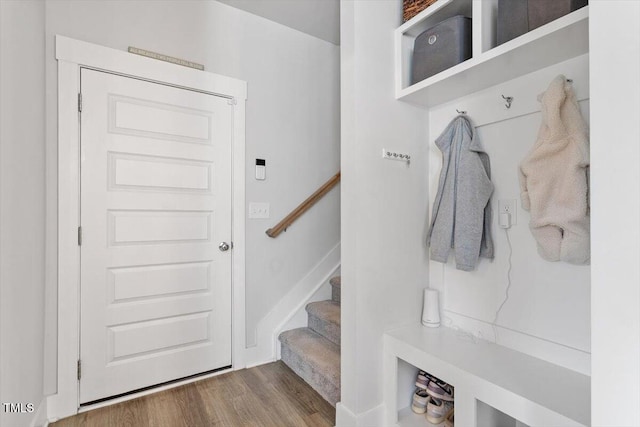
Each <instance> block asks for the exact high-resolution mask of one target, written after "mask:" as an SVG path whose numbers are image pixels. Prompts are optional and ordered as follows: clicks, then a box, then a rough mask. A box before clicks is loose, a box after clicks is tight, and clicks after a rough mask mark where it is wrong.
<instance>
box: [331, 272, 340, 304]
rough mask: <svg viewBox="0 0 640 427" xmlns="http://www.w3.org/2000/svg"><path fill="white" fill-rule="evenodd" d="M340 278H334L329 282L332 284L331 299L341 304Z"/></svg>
mask: <svg viewBox="0 0 640 427" xmlns="http://www.w3.org/2000/svg"><path fill="white" fill-rule="evenodd" d="M340 277H341V276H336V277H332V278H331V280H329V283H330V284H331V299H332V300H334V301H335V302H337V303H338V304H340V281H341V280H340Z"/></svg>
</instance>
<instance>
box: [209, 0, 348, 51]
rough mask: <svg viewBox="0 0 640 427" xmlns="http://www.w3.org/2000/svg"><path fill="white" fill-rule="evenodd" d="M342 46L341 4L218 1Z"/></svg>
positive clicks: (310, 0) (335, 0)
mask: <svg viewBox="0 0 640 427" xmlns="http://www.w3.org/2000/svg"><path fill="white" fill-rule="evenodd" d="M218 1H220V2H222V3H225V4H228V5H229V6H233V7H236V8H238V9H242V10H245V11H247V12H249V13H253V14H254V15H259V16H262V17H263V18H266V19H269V20H271V21H274V22H278V23H279V24H282V25H285V26H287V27H290V28H293V29H295V30H298V31H302V32H303V33H307V34H310V35H312V36H314V37H318V38H320V39H322V40H326V41H328V42H330V43H333V44H335V45H340V0H218Z"/></svg>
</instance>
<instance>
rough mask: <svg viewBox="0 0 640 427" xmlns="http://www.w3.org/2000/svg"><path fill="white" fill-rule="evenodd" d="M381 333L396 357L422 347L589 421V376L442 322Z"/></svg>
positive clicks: (480, 376)
mask: <svg viewBox="0 0 640 427" xmlns="http://www.w3.org/2000/svg"><path fill="white" fill-rule="evenodd" d="M385 335H386V336H385V348H388V349H389V348H390V349H392V350H391V351H392V352H393V353H395V354H396V355H397V356H398V357H400V358H403V355H407V356H408V357H409V358H410V355H411V354H413V355H415V354H417V353H416V351H417V352H421V353H424V354H426V355H428V356H430V357H431V358H436V359H439V360H440V361H442V363H443V364H444V365H442V366H445V365H451V366H453V367H455V368H457V369H459V370H462V371H464V372H466V373H468V374H470V375H472V376H474V377H476V378H475V379H474V380H476V379H481V380H484V381H487V382H489V383H491V384H494V385H496V386H498V387H500V388H502V389H505V390H507V391H509V392H512V393H514V394H516V395H518V396H521V397H523V398H525V399H526V400H529V401H531V402H535V403H537V404H538V405H540V406H542V407H545V408H548V409H550V410H552V411H554V412H556V413H558V414H561V415H563V416H565V417H567V418H569V419H571V420H574V421H577V422H578V423H580V424H583V425H585V426H588V425H590V424H591V422H590V421H591V405H590V402H591V379H590V377H589V376H587V375H584V374H581V373H578V372H575V371H572V370H569V369H567V368H564V367H561V366H558V365H554V364H552V363H549V362H546V361H544V360H541V359H538V358H535V357H532V356H529V355H527V354H524V353H520V352H518V351H515V350H511V349H509V348H506V347H503V346H500V345H497V344H494V343H491V342H488V341H485V340H481V339H477V340H475V341H474V340H472V339H471V338H470V337H468V336H463V335H462V334H461V333H459V332H457V331H455V330H453V329H450V328H446V327H439V328H427V327H424V326H422V325H420V324H416V325H411V326H406V327H402V328H399V329H395V330H392V331H390V332H387V333H386V334H385ZM405 360H406V359H405ZM407 362H410V363H411V361H410V360H407ZM420 368H421V369H425V370H428V367H426V366H421V367H420ZM432 374H433V375H436V376H438V374H437V373H436V372H432ZM445 380H446V379H445ZM452 385H453V386H454V387H455V386H456V384H452Z"/></svg>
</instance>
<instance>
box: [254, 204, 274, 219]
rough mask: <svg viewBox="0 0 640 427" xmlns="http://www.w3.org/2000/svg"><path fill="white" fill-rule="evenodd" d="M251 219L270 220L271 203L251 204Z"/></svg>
mask: <svg viewBox="0 0 640 427" xmlns="http://www.w3.org/2000/svg"><path fill="white" fill-rule="evenodd" d="M249 218H251V219H263V218H269V203H256V202H251V203H249Z"/></svg>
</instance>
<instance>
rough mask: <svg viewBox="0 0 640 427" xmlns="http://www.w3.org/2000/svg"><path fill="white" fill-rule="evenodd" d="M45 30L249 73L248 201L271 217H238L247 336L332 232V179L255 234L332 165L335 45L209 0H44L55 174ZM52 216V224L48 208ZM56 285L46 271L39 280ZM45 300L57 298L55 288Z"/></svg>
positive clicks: (51, 114)
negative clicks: (259, 162) (295, 212)
mask: <svg viewBox="0 0 640 427" xmlns="http://www.w3.org/2000/svg"><path fill="white" fill-rule="evenodd" d="M55 34H62V35H65V36H68V37H72V38H76V39H79V40H83V41H88V42H92V43H96V44H100V45H103V46H108V47H112V48H116V49H121V50H126V49H127V47H128V46H136V47H139V48H143V49H147V50H151V51H156V52H161V53H164V54H168V55H172V56H176V57H180V58H184V59H188V60H190V61H194V62H199V63H202V64H204V65H205V68H206V70H207V71H210V72H214V73H218V74H222V75H227V76H231V77H235V78H239V79H242V80H246V81H247V82H248V101H247V116H246V129H247V133H246V156H247V157H246V170H247V187H246V197H247V203H249V202H252V201H254V202H269V203H270V204H271V209H270V210H271V219H269V220H255V219H250V220H249V219H247V221H246V227H247V229H246V236H247V240H246V248H247V251H246V313H247V315H246V316H247V318H246V325H247V344H248V345H249V346H251V345H252V344H254V343H255V340H256V337H255V333H256V332H255V331H256V326H257V324H258V322H259V321H260V320H261V319H262V318H263V317H264V316H265V315H266V314H267V313H268V312H269V310H270V309H271V308H272V307H273V306H274V305H275V304H276V303H277V302H278V300H279V299H280V298H282V296H283V295H285V294H286V293H287V292H288V291H289V290H290V287H291V286H293V285H294V284H295V283H297V282H298V281H299V280H300V279H301V278H302V277H304V276H305V274H306V273H307V272H308V271H309V270H310V269H311V268H312V267H313V266H314V265H315V264H316V263H317V262H318V260H319V259H321V258H322V257H323V256H324V255H326V254H327V253H328V252H329V251H330V250H331V249H332V248H333V247H334V246H335V245H336V244H337V243H338V242H339V240H340V229H339V225H340V224H339V210H340V201H339V193H338V191H336V190H334V191H332V192H331V193H329V194H328V195H327V196H326V197H325V198H324V199H323V200H322V201H320V202H319V203H318V204H317V205H316V206H314V207H313V209H312V210H310V211H309V212H308V213H306V214H305V215H304V216H303V217H302V218H301V219H300V220H299V221H298V222H296V223H295V224H294V225H293V226H291V227H290V228H289V230H288V231H287V232H286V233H283V234H281V235H280V236H279V237H278V238H277V239H271V238H269V237H267V236H266V235H265V230H267V229H268V228H269V227H272V226H274V225H275V224H276V223H277V221H279V220H280V219H282V218H283V217H284V216H285V215H286V214H288V213H289V211H291V210H292V209H293V208H295V207H296V206H297V205H298V204H299V203H300V202H302V201H303V200H304V199H305V198H306V197H308V196H309V195H310V194H311V193H312V192H313V191H315V190H316V189H317V188H318V187H319V186H320V185H321V184H323V183H324V182H325V181H326V180H328V179H329V178H330V177H331V176H333V174H335V173H336V172H337V171H338V168H339V155H340V154H339V148H338V147H339V134H338V132H339V127H338V126H339V109H338V99H339V98H338V97H339V80H338V67H339V61H338V60H339V58H338V54H339V53H338V52H339V48H338V47H337V46H335V45H333V44H331V43H328V42H325V41H323V40H320V39H317V38H314V37H312V36H309V35H307V34H304V33H301V32H299V31H296V30H293V29H290V28H287V27H284V26H282V25H280V24H276V23H274V22H271V21H268V20H266V19H263V18H260V17H258V16H255V15H251V14H249V13H247V12H244V11H241V10H239V9H234V8H232V7H229V6H227V5H224V4H221V3H218V2H216V1H195V0H193V1H192V0H186V1H178V0H176V1H146V0H134V1H106V0H97V1H94V0H88V1H74V0H55V1H53V0H47V2H46V37H47V52H46V55H47V60H46V61H47V91H48V92H49V94H50V95H51V96H50V99H49V101H48V116H47V117H48V120H49V121H48V124H47V137H48V146H49V148H50V150H49V151H48V153H47V166H48V168H49V170H48V172H47V179H48V182H50V183H55V176H56V170H55V165H56V152H55V144H56V139H55V138H56V120H57V119H56V105H55V99H56V84H57V80H56V79H57V73H56V62H55V60H54V52H53V46H54V44H53V43H54V35H55ZM256 158H264V159H266V161H267V180H266V181H256V180H255V179H254V165H255V159H256ZM55 202H56V200H55V194H54V196H53V197H50V199H49V200H48V203H47V207H48V210H49V211H50V212H55V209H56V205H55ZM247 212H248V209H247ZM50 218H51V223H50V224H52V225H54V224H55V216H53V215H52V216H51V217H50ZM52 229H53V230H52ZM48 237H49V243H48V249H49V250H50V251H51V253H53V254H55V227H51V228H50V229H48ZM48 261H51V262H48V270H47V272H48V277H55V274H56V272H55V257H53V258H52V259H50V260H48ZM55 286H56V284H55V283H53V282H52V283H49V284H48V289H49V290H51V289H52V288H55ZM48 300H49V301H55V292H51V297H50V298H48ZM47 309H48V319H49V320H51V321H53V320H55V319H54V316H55V315H54V314H53V313H54V312H55V304H54V303H53V304H48V307H47ZM53 329H54V330H55V328H53ZM52 364H54V363H52ZM49 382H50V381H48V383H49Z"/></svg>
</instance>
